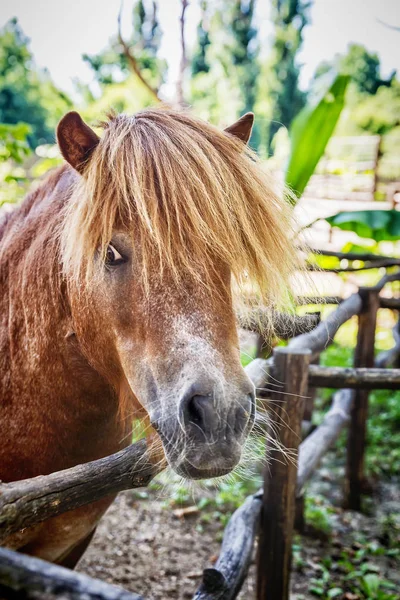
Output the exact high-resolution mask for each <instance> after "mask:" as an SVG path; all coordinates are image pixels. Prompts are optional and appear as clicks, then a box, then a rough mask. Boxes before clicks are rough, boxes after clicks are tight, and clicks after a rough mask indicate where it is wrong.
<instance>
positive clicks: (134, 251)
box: [0, 109, 295, 567]
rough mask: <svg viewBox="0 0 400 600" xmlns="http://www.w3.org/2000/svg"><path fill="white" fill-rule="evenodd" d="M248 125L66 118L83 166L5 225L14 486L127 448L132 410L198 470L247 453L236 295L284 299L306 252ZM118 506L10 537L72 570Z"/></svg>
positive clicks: (166, 116)
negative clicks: (294, 236)
mask: <svg viewBox="0 0 400 600" xmlns="http://www.w3.org/2000/svg"><path fill="white" fill-rule="evenodd" d="M252 123H253V115H252V114H247V115H245V116H244V117H242V119H240V120H239V121H238V122H237V123H235V124H234V125H233V126H231V127H229V128H228V129H227V130H225V131H224V132H223V131H219V130H218V129H216V128H215V127H213V126H212V125H209V124H207V123H204V122H202V121H199V120H198V119H196V118H195V117H193V116H191V115H190V114H189V113H187V112H173V111H170V110H164V109H161V110H145V111H143V112H140V113H138V114H136V115H135V116H133V117H129V116H125V115H119V116H115V115H114V116H111V117H110V118H109V120H108V121H107V122H106V123H104V124H103V130H104V131H103V134H102V136H101V138H99V137H98V136H97V135H96V133H95V132H94V131H92V129H90V128H89V127H88V126H87V125H86V124H85V123H84V122H83V121H82V119H81V118H80V116H79V115H78V114H77V113H74V112H71V113H69V114H67V115H66V116H65V117H64V118H63V119H62V121H61V122H60V124H59V126H58V131H57V137H58V143H59V146H60V149H61V152H62V154H63V156H64V158H65V159H66V161H67V163H69V164H65V165H64V166H62V167H60V168H59V169H57V170H56V171H55V172H54V173H52V174H51V175H50V176H49V177H48V178H47V179H46V180H45V181H44V182H43V183H42V185H41V186H40V187H39V188H38V189H37V190H36V191H34V192H33V193H32V194H30V195H29V196H28V197H27V198H26V199H25V201H24V202H23V203H22V204H21V206H19V207H18V208H16V209H15V210H14V211H13V212H12V213H11V214H7V215H6V216H5V217H4V218H3V220H2V222H1V224H0V281H1V296H0V314H1V321H0V361H1V362H0V373H1V376H0V385H1V392H0V393H1V396H0V423H1V436H0V479H2V480H3V481H6V482H9V481H14V480H18V479H23V478H27V477H34V476H36V475H40V474H47V473H51V472H53V471H58V470H61V469H65V468H67V467H71V466H73V465H76V464H79V463H83V462H87V461H90V460H93V459H97V458H100V457H103V456H105V455H108V454H111V453H113V452H116V451H118V450H119V449H121V448H122V447H124V446H125V445H127V444H128V443H129V440H130V432H131V425H132V419H133V417H136V418H143V419H147V421H148V423H150V424H151V426H152V428H154V430H156V431H157V434H158V436H159V438H158V440H161V441H162V447H163V450H164V452H165V456H166V458H167V460H168V462H169V464H170V465H171V467H172V468H173V469H174V470H175V471H176V472H178V473H180V474H181V475H183V476H185V477H188V478H192V479H197V478H204V477H213V476H217V475H222V474H225V473H228V472H229V471H231V470H232V469H233V468H234V467H235V465H236V464H237V463H238V461H239V459H240V456H241V450H242V447H243V444H244V442H245V439H246V437H247V435H248V433H249V431H250V429H251V427H252V424H253V420H254V410H255V401H254V389H253V385H252V384H251V382H250V381H249V379H248V378H247V376H246V375H245V373H244V371H243V369H242V367H241V364H240V357H239V349H238V337H237V331H236V325H235V311H234V300H235V296H236V295H237V293H238V292H243V291H245V292H246V293H247V294H251V295H252V297H255V296H256V297H258V298H259V299H260V300H262V301H263V302H265V301H267V302H268V303H269V304H270V305H276V303H277V302H278V298H279V297H280V296H281V295H282V292H284V290H285V289H286V283H287V279H288V276H289V275H290V273H291V271H292V269H293V266H294V256H295V253H294V251H293V247H292V244H291V242H290V239H291V230H290V226H289V221H288V219H287V216H286V211H285V203H284V201H283V200H282V199H280V197H279V195H278V194H276V193H275V192H274V191H273V188H272V186H271V183H270V181H269V179H268V178H267V176H266V174H265V173H264V172H263V169H262V168H261V166H260V165H259V163H258V162H257V159H256V157H255V156H254V155H253V154H252V153H251V152H250V150H248V148H247V146H246V143H247V141H248V139H249V137H250V133H251V127H252ZM159 443H160V444H161V442H159ZM111 501H112V498H106V499H104V500H102V501H100V502H97V503H96V504H93V505H90V506H88V507H84V508H81V509H79V510H75V511H72V512H70V513H66V514H64V515H62V516H60V517H57V518H54V519H51V520H49V521H47V522H45V523H43V524H41V525H38V526H36V527H33V528H31V529H28V530H23V531H21V532H19V533H18V534H17V535H14V536H12V537H11V538H9V539H8V541H7V545H8V546H10V547H13V548H18V549H20V550H21V551H23V552H26V553H29V554H34V555H36V556H39V557H41V558H44V559H47V560H50V561H55V562H59V563H61V564H64V565H67V566H71V567H72V566H74V565H75V563H76V562H77V560H78V559H79V557H80V556H81V554H82V553H83V551H84V550H85V548H86V546H87V544H88V543H89V541H90V539H91V537H92V535H93V533H94V530H95V527H96V525H97V522H98V520H99V519H100V517H101V515H102V514H103V513H104V511H105V510H106V508H107V506H108V505H109V504H110V502H111Z"/></svg>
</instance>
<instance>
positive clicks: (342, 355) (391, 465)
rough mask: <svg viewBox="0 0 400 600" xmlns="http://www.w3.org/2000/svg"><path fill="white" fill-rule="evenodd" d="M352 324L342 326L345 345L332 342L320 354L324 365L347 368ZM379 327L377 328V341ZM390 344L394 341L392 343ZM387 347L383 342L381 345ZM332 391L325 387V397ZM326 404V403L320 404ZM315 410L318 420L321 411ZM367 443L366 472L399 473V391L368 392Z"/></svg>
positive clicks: (341, 447) (341, 445)
mask: <svg viewBox="0 0 400 600" xmlns="http://www.w3.org/2000/svg"><path fill="white" fill-rule="evenodd" d="M353 330H354V327H353V323H346V324H345V325H344V326H343V327H341V329H340V332H339V333H341V338H342V340H344V341H345V342H346V344H348V345H344V346H343V345H341V344H339V343H337V342H335V343H333V344H332V345H331V346H329V348H327V349H326V350H325V352H323V353H322V355H321V364H322V365H323V366H327V367H329V366H336V367H349V366H351V365H352V361H353V348H354V342H353V343H350V341H351V340H350V339H349V338H352V337H353V334H354V331H353ZM379 333H380V330H379V327H378V334H377V340H378V339H379V338H380V336H379ZM392 343H393V342H392ZM383 347H386V344H384V345H383ZM334 391H335V390H324V394H323V398H324V399H325V400H326V399H328V398H329V396H330V395H331V394H332V393H333V392H334ZM323 404H325V402H324V403H323ZM323 412H324V411H323V410H322V411H321V413H319V412H317V413H316V414H315V420H316V422H318V421H319V420H320V417H321V416H322V414H323ZM367 435H368V437H367V445H366V469H367V473H368V474H369V475H374V476H377V477H382V476H384V477H393V476H396V475H398V473H400V392H399V391H390V390H375V391H372V392H370V394H369V415H368V431H367ZM345 445H346V436H345V435H343V436H341V438H340V440H339V450H340V451H342V452H343V451H344V449H345Z"/></svg>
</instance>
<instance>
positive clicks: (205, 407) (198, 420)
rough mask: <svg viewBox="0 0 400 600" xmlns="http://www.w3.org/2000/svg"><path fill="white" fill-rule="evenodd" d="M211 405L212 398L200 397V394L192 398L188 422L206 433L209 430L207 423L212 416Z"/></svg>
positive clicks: (188, 405) (188, 411) (189, 405)
mask: <svg viewBox="0 0 400 600" xmlns="http://www.w3.org/2000/svg"><path fill="white" fill-rule="evenodd" d="M210 405H212V399H211V397H210V396H200V395H198V394H196V395H195V396H192V397H191V398H190V400H189V402H188V404H187V420H188V422H189V423H194V424H195V425H197V426H198V427H200V429H201V430H202V431H204V432H205V431H206V430H207V428H208V423H207V421H208V420H209V417H210V416H211V415H210Z"/></svg>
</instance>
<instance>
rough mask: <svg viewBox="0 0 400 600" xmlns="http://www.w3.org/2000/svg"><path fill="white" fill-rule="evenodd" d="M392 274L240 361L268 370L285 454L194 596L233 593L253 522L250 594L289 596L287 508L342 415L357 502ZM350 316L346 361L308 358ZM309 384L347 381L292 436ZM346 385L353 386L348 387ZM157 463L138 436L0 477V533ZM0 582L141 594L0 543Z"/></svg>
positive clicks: (276, 437)
mask: <svg viewBox="0 0 400 600" xmlns="http://www.w3.org/2000/svg"><path fill="white" fill-rule="evenodd" d="M399 277H400V272H396V273H392V274H390V275H385V277H384V278H382V279H381V281H380V282H379V283H378V284H377V285H376V286H374V287H373V288H369V289H361V290H360V293H358V294H353V295H352V296H350V297H349V298H347V299H346V300H343V301H341V302H340V303H339V304H338V306H337V308H336V310H335V311H334V312H333V313H331V314H330V315H329V316H328V318H327V319H326V320H325V321H323V322H320V323H318V324H317V325H316V327H315V328H314V329H312V330H311V331H307V326H308V325H309V324H310V320H307V319H306V320H303V321H301V326H304V324H306V327H305V330H306V331H307V333H301V334H300V335H298V336H297V337H296V338H295V339H293V340H291V341H290V343H289V344H288V346H287V347H286V348H276V349H275V350H274V353H273V357H272V358H271V359H268V360H264V359H256V360H254V361H252V363H250V364H249V365H248V366H247V367H246V371H247V374H248V376H249V377H250V379H251V380H252V381H253V383H254V385H255V386H256V388H258V389H259V390H261V391H262V390H263V389H265V388H268V384H269V379H270V377H272V378H273V382H274V389H276V390H277V391H275V392H274V391H270V393H269V397H270V398H269V402H268V404H269V406H270V408H272V409H273V412H274V415H275V423H274V427H273V428H270V429H269V431H268V436H267V438H268V442H267V461H268V460H270V459H271V458H274V456H273V454H274V452H275V453H276V452H277V451H279V452H282V453H283V454H282V456H283V457H284V456H286V457H287V460H286V461H284V460H279V461H277V460H270V463H269V468H268V469H267V470H266V474H265V478H264V487H263V489H262V490H260V491H259V492H258V493H257V494H254V495H253V496H250V497H249V498H248V499H247V501H246V502H245V503H244V504H243V505H242V506H241V507H240V508H239V509H238V510H237V511H236V512H235V513H234V514H233V516H232V518H231V520H230V522H229V523H228V526H227V528H226V530H225V534H224V539H223V543H222V547H221V553H220V556H219V558H218V561H217V563H216V564H215V565H214V566H213V567H208V568H206V569H205V570H204V573H203V578H202V582H201V585H200V587H199V589H198V591H197V592H196V594H195V596H194V599H195V600H233V599H234V598H236V596H237V594H238V592H239V590H240V587H241V585H242V583H243V581H244V579H245V577H246V575H247V571H248V568H249V564H250V562H251V557H252V552H253V547H254V540H255V538H256V534H257V529H258V528H259V546H258V559H257V564H258V569H257V598H258V600H288V598H289V582H290V567H291V547H292V533H293V527H294V524H295V517H296V518H297V522H298V523H300V522H301V521H302V507H303V494H304V487H305V484H306V483H307V482H308V481H309V479H310V478H311V476H312V474H313V473H314V472H315V469H316V468H317V466H318V464H319V462H320V460H321V459H322V457H323V456H324V455H325V453H326V452H327V450H328V449H329V448H330V447H331V446H332V444H333V443H334V442H335V441H336V439H337V438H338V436H339V434H340V432H341V431H342V429H343V428H344V427H345V426H346V425H349V424H350V435H349V444H348V452H347V456H348V464H347V473H346V482H347V496H346V500H347V503H348V505H350V506H352V507H356V508H359V506H360V502H361V492H362V485H363V477H364V475H363V457H364V451H365V430H366V416H367V406H368V389H375V388H386V389H400V369H386V368H384V367H386V366H389V365H392V364H394V363H396V362H397V361H398V359H399V355H400V333H399V331H400V325H399V324H397V325H396V327H395V328H394V337H395V346H394V348H393V349H391V350H389V351H386V352H384V353H381V355H379V356H378V357H377V358H376V361H375V367H374V337H375V322H376V314H377V311H378V309H379V308H381V307H385V308H386V307H389V305H391V306H390V308H394V309H396V310H398V306H397V304H396V303H390V302H387V301H386V300H384V299H383V298H380V296H379V293H380V291H381V290H382V288H383V287H384V286H385V285H386V284H387V283H388V282H390V281H395V280H398V279H399ZM312 299H313V300H316V298H312ZM354 316H358V319H359V330H358V339H357V346H356V350H355V360H354V367H353V368H339V367H335V368H333V367H330V368H327V367H322V366H320V365H318V364H310V363H311V361H313V362H315V361H317V360H318V357H319V354H320V353H321V352H322V351H323V350H324V349H325V348H326V347H327V346H328V345H329V344H330V343H332V341H333V339H334V336H335V334H336V332H337V331H338V329H339V327H341V325H343V324H344V323H345V322H346V321H347V320H348V319H350V318H352V317H354ZM259 318H260V315H257V319H259ZM298 323H300V321H298ZM315 323H316V321H314V324H315ZM254 328H256V327H255V326H254ZM301 331H304V328H303V329H302V330H301ZM377 367H382V368H377ZM277 385H278V386H280V387H278V388H277V387H276V386H277ZM318 386H320V387H322V386H326V387H345V388H346V389H341V390H340V391H338V392H337V393H336V394H334V396H333V402H332V406H331V408H330V410H329V411H328V412H327V413H326V414H325V417H324V419H323V421H322V423H321V424H320V425H319V427H317V428H316V429H315V430H314V431H313V432H312V433H311V434H310V435H309V436H308V437H306V439H305V440H304V441H303V442H302V443H301V444H299V442H300V439H301V425H302V420H303V417H304V414H305V413H304V406H305V399H306V398H307V395H308V394H309V391H310V389H313V388H315V387H318ZM351 387H353V388H355V389H354V390H351V389H349V388H351ZM310 410H311V409H310V407H309V408H308V411H309V412H310ZM309 416H310V415H308V417H309ZM296 455H297V456H298V460H297V461H296V459H295V457H296ZM164 466H165V465H164V463H163V462H162V461H161V462H160V461H159V457H155V456H153V455H152V453H151V451H150V450H149V449H148V448H147V445H146V441H145V440H141V441H140V442H138V443H137V444H134V445H132V446H130V447H129V448H127V449H125V450H123V451H121V452H119V453H116V454H114V455H112V456H109V457H106V458H104V459H101V460H99V461H93V462H92V463H87V464H85V465H79V466H77V467H73V468H72V469H67V470H65V471H61V472H58V473H53V474H51V475H47V476H41V477H36V478H34V479H30V480H25V481H19V482H14V483H10V484H3V485H0V542H1V541H4V540H5V539H6V537H7V536H8V535H9V534H10V533H12V532H15V531H17V530H19V529H21V528H22V527H28V526H31V525H33V524H35V523H39V522H41V521H43V520H45V519H48V518H50V517H53V516H56V515H58V514H61V513H62V512H65V511H67V510H72V509H73V508H77V507H78V506H82V505H83V504H87V503H89V502H93V501H95V500H98V499H100V498H101V497H103V496H106V495H108V494H111V493H116V492H118V491H121V490H124V489H128V488H132V487H139V486H143V485H147V483H148V482H149V481H150V480H151V478H152V477H153V476H154V475H156V474H157V473H158V472H159V471H161V470H162V469H163V468H164ZM296 506H297V508H296ZM1 586H3V588H2V587H1ZM3 589H14V590H16V591H19V590H25V589H29V590H36V591H39V592H48V591H51V592H52V593H56V594H57V593H61V592H62V594H63V597H66V598H73V599H79V600H83V598H88V599H89V600H91V599H94V598H98V599H99V600H111V599H114V598H115V599H116V600H139V598H140V596H137V595H136V594H132V593H129V592H126V591H124V590H120V589H118V588H116V587H114V586H107V585H106V584H102V583H101V582H98V581H97V580H92V579H91V578H89V577H86V576H83V575H78V574H76V573H71V572H70V571H67V570H66V569H63V568H61V567H57V566H55V565H50V564H49V563H46V562H44V561H39V560H38V559H34V558H32V557H26V556H23V555H21V554H18V553H15V552H12V551H9V550H6V549H0V591H2V590H3ZM96 594H97V595H96Z"/></svg>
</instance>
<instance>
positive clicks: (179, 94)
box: [176, 0, 189, 106]
mask: <svg viewBox="0 0 400 600" xmlns="http://www.w3.org/2000/svg"><path fill="white" fill-rule="evenodd" d="M181 5H182V9H181V16H180V19H179V22H180V37H181V62H180V65H179V75H178V80H177V82H176V99H177V102H178V104H179V106H183V105H184V103H185V99H184V94H183V81H184V77H185V71H186V67H187V56H186V42H185V13H186V9H187V7H188V5H189V2H188V0H181Z"/></svg>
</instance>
